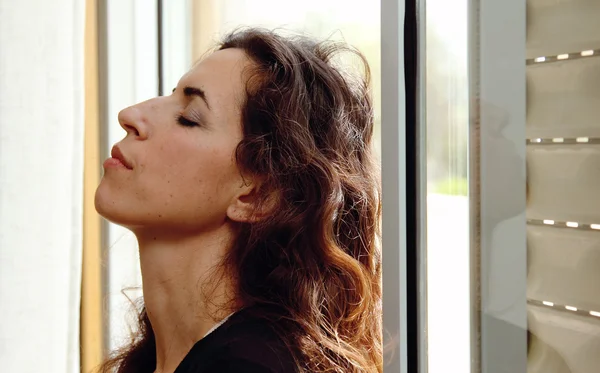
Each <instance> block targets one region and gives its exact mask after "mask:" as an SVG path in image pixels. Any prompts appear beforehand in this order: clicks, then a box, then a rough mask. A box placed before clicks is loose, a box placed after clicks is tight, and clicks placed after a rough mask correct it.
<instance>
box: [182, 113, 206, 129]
mask: <svg viewBox="0 0 600 373" xmlns="http://www.w3.org/2000/svg"><path fill="white" fill-rule="evenodd" d="M177 123H179V124H181V125H182V126H184V127H201V125H200V123H198V122H194V121H193V120H189V119H187V118H186V117H184V116H183V115H179V116H178V117H177Z"/></svg>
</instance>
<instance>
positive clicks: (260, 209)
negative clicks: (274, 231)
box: [227, 187, 277, 223]
mask: <svg viewBox="0 0 600 373" xmlns="http://www.w3.org/2000/svg"><path fill="white" fill-rule="evenodd" d="M276 201H277V198H275V193H272V195H269V196H267V198H264V196H261V195H260V193H259V192H258V191H257V189H256V188H255V187H248V190H246V191H245V192H243V193H240V194H239V195H238V196H237V197H236V198H235V199H234V200H233V202H232V203H231V204H230V205H229V207H228V208H227V217H228V218H229V219H231V220H233V221H236V222H238V223H256V222H258V221H261V220H263V219H265V218H266V217H267V216H269V215H270V214H271V213H272V212H273V210H274V208H275V205H276Z"/></svg>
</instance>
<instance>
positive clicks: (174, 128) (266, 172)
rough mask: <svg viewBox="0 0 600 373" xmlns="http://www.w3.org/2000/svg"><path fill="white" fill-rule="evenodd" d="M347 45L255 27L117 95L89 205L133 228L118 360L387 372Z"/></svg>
mask: <svg viewBox="0 0 600 373" xmlns="http://www.w3.org/2000/svg"><path fill="white" fill-rule="evenodd" d="M340 52H352V51H351V50H350V49H348V48H346V47H344V46H342V45H336V44H333V43H320V44H319V43H314V42H312V41H310V40H308V39H305V38H287V37H283V36H280V35H278V34H275V33H273V32H269V31H263V30H256V29H248V30H243V31H237V32H234V33H232V34H231V35H229V36H228V37H227V38H226V39H225V40H224V42H223V43H222V44H221V45H220V47H219V48H218V50H217V51H216V52H214V53H212V54H210V55H209V56H208V57H206V58H204V59H203V60H202V61H201V62H200V63H199V64H197V65H196V66H195V67H194V68H193V69H192V70H191V71H190V72H188V73H187V74H186V75H184V76H183V77H182V78H181V80H180V82H179V83H178V85H177V87H176V88H175V89H174V90H173V93H172V94H171V95H170V96H165V97H157V98H154V99H151V100H149V101H146V102H142V103H140V104H137V105H135V106H132V107H130V108H127V109H125V110H123V111H122V112H121V113H120V114H119V122H120V124H121V126H122V127H123V128H124V129H125V131H126V132H127V135H126V137H125V138H124V139H123V141H121V142H120V143H119V144H117V145H116V146H115V147H114V148H113V152H112V158H109V159H108V160H107V161H106V162H105V164H104V167H105V174H104V176H103V179H102V181H101V183H100V185H99V187H98V190H97V192H96V201H95V202H96V209H97V210H98V212H99V213H100V214H101V215H103V216H104V217H105V218H107V219H108V220H110V221H112V222H114V223H116V224H120V225H122V226H124V227H126V228H128V229H130V230H131V231H132V232H133V233H134V234H135V235H136V237H137V239H138V242H139V250H140V262H141V270H142V278H143V293H144V308H143V310H142V312H141V314H140V316H139V324H140V325H139V331H138V334H137V335H136V336H135V338H134V340H133V341H132V343H131V344H130V345H129V346H126V347H125V348H124V349H123V350H122V351H120V353H119V354H117V355H116V356H114V357H113V358H112V359H111V360H109V361H107V362H106V363H105V364H104V365H103V371H104V372H108V371H113V370H116V371H118V372H123V373H124V372H149V373H151V372H157V373H171V372H177V373H188V372H190V373H191V372H194V373H199V372H381V371H382V356H381V350H382V346H381V333H382V332H381V281H380V280H381V279H380V274H381V255H380V250H379V245H378V237H379V233H378V232H379V219H380V193H379V184H378V175H377V171H376V168H375V167H374V163H373V160H372V155H371V138H372V132H373V111H372V105H371V99H370V95H369V82H368V66H367V64H366V61H365V60H364V58H362V56H361V55H360V54H359V53H357V52H352V53H354V54H355V55H357V56H359V57H360V58H361V61H362V62H363V63H364V66H365V71H366V79H356V78H352V77H351V76H350V75H348V74H345V73H344V72H343V71H341V70H339V69H338V68H336V67H335V66H334V64H333V63H332V58H334V57H336V56H338V55H339V54H340Z"/></svg>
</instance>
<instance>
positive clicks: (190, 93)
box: [183, 87, 210, 110]
mask: <svg viewBox="0 0 600 373" xmlns="http://www.w3.org/2000/svg"><path fill="white" fill-rule="evenodd" d="M183 95H184V96H185V97H200V98H201V99H202V101H204V103H205V104H206V106H207V107H208V110H210V104H209V103H208V100H207V99H206V92H204V91H203V90H202V89H200V88H195V87H185V88H184V89H183Z"/></svg>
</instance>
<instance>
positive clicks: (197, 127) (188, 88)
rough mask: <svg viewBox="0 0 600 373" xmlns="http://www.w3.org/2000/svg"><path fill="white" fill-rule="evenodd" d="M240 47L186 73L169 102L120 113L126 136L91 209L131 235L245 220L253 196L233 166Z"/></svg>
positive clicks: (240, 94) (238, 133) (243, 63)
mask: <svg viewBox="0 0 600 373" xmlns="http://www.w3.org/2000/svg"><path fill="white" fill-rule="evenodd" d="M249 64H251V62H250V60H249V59H248V57H247V56H246V54H245V53H244V51H242V50H241V49H224V50H220V51H217V52H215V53H213V54H211V55H210V56H208V57H207V58H205V59H204V60H202V61H201V62H200V63H199V64H197V65H196V66H195V67H194V68H193V69H192V70H191V71H189V72H188V73H187V74H185V75H184V76H183V77H182V78H181V80H180V81H179V83H178V85H177V87H176V88H175V90H174V91H173V93H172V94H171V95H169V96H163V97H156V98H153V99H151V100H148V101H145V102H142V103H139V104H137V105H134V106H131V107H128V108H126V109H124V110H123V111H121V112H120V113H119V123H120V125H121V127H123V129H125V131H126V132H127V134H126V136H125V138H124V139H123V140H122V141H120V142H119V143H118V144H116V146H115V148H113V152H112V158H109V159H108V160H107V161H106V162H105V163H104V175H103V177H102V180H101V182H100V185H99V186H98V189H97V190H96V196H95V205H96V210H97V211H98V212H99V213H100V214H101V215H102V216H104V217H105V218H106V219H108V220H110V221H112V222H114V223H117V224H119V225H122V226H125V227H127V228H129V229H131V230H133V231H134V232H135V230H143V229H152V230H154V231H156V230H157V229H159V230H160V229H165V230H167V231H168V232H173V233H175V232H184V231H185V232H195V231H207V230H211V229H217V228H218V227H219V226H222V225H223V224H224V223H225V222H226V221H227V219H228V218H229V219H233V220H243V219H244V218H243V217H242V216H241V215H240V214H241V213H242V212H241V211H240V210H239V207H240V206H239V203H240V201H242V202H243V201H244V198H245V196H246V195H247V194H250V193H251V186H250V185H249V184H248V183H247V182H246V179H245V178H244V177H242V175H241V173H240V170H239V169H238V167H237V165H236V161H235V149H236V147H237V145H238V143H239V142H240V141H241V140H242V127H241V109H242V108H241V105H242V103H243V101H244V95H245V86H246V79H245V77H244V76H245V74H244V71H245V68H246V67H247V66H248V65H249Z"/></svg>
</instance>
